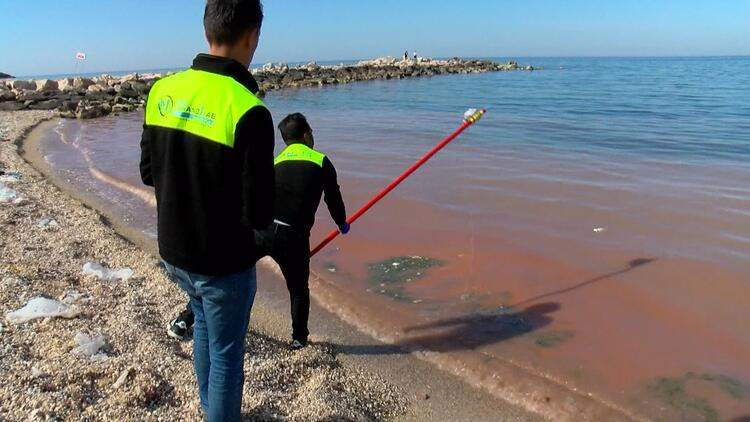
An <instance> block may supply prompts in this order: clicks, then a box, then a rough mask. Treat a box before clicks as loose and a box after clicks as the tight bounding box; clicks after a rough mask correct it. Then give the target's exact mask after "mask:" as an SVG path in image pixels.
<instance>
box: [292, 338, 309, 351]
mask: <svg viewBox="0 0 750 422" xmlns="http://www.w3.org/2000/svg"><path fill="white" fill-rule="evenodd" d="M306 346H307V342H304V343H303V342H301V341H299V340H292V350H299V349H302V348H303V347H306Z"/></svg>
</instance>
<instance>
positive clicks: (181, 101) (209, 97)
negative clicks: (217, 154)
mask: <svg viewBox="0 0 750 422" xmlns="http://www.w3.org/2000/svg"><path fill="white" fill-rule="evenodd" d="M257 106H261V107H265V104H263V101H261V100H260V99H259V98H258V97H256V96H255V95H254V94H253V93H252V92H250V90H249V89H247V88H246V87H244V86H243V85H242V84H240V83H239V82H237V81H236V80H234V79H233V78H231V77H229V76H224V75H219V74H216V73H211V72H204V71H201V70H193V69H188V70H186V71H184V72H180V73H177V74H174V75H172V76H168V77H166V78H163V79H160V80H159V81H157V82H156V83H155V84H154V86H153V87H152V88H151V91H150V92H149V95H148V103H147V105H146V124H147V125H150V126H159V127H164V128H170V129H178V130H182V131H185V132H189V133H192V134H193V135H197V136H200V137H203V138H206V139H208V140H211V141H214V142H218V143H220V144H222V145H226V146H228V147H230V148H232V147H234V131H235V128H236V127H237V123H238V122H239V120H240V118H242V116H243V115H244V114H245V113H246V112H248V111H249V110H250V109H252V108H254V107H257Z"/></svg>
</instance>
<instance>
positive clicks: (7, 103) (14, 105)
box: [0, 101, 26, 111]
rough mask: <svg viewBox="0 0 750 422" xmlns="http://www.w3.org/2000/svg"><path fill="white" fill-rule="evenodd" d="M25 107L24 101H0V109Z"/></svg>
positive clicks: (21, 108)
mask: <svg viewBox="0 0 750 422" xmlns="http://www.w3.org/2000/svg"><path fill="white" fill-rule="evenodd" d="M25 108H26V104H25V103H19V102H15V101H5V102H2V103H0V111H18V110H23V109H25Z"/></svg>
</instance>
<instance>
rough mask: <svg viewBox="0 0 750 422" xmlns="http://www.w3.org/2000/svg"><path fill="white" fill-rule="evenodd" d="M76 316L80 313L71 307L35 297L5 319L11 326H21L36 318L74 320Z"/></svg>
mask: <svg viewBox="0 0 750 422" xmlns="http://www.w3.org/2000/svg"><path fill="white" fill-rule="evenodd" d="M78 314H80V311H79V310H78V309H77V308H75V307H73V306H68V305H66V304H64V303H60V302H58V301H56V300H53V299H48V298H46V297H35V298H34V299H31V300H30V301H29V302H28V303H27V304H26V306H24V307H23V308H21V309H19V310H17V311H14V312H11V313H9V314H8V315H6V316H5V319H7V320H8V322H10V323H11V324H23V323H24V322H28V321H31V320H34V319H38V318H47V317H53V318H54V317H62V318H75V317H76V316H78Z"/></svg>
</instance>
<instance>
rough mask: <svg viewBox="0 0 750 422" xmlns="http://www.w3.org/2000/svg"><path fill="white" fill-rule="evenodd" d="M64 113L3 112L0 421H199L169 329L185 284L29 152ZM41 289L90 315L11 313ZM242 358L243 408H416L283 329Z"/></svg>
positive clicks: (267, 416) (377, 416)
mask: <svg viewBox="0 0 750 422" xmlns="http://www.w3.org/2000/svg"><path fill="white" fill-rule="evenodd" d="M55 114H56V113H55V112H51V111H19V112H0V171H2V172H3V173H5V175H6V176H7V175H8V174H9V173H10V174H11V175H12V176H13V177H12V178H8V177H6V178H5V179H4V180H6V179H7V180H6V181H4V182H0V190H2V188H6V189H12V190H13V191H14V192H15V194H16V195H17V196H16V197H15V199H13V200H12V201H11V202H6V203H0V379H2V380H3V381H2V383H0V421H25V420H91V421H95V420H117V421H144V420H165V421H167V420H168V421H181V420H184V421H194V420H200V417H201V414H200V410H199V404H198V399H197V389H196V386H195V382H194V377H193V369H192V358H191V349H192V348H191V343H190V342H179V341H176V340H173V339H170V338H168V337H167V336H166V334H165V321H166V320H167V319H168V318H169V317H170V316H172V315H175V314H176V313H177V312H179V310H180V308H181V306H183V305H184V300H185V297H184V295H183V294H182V293H181V292H180V291H179V289H177V288H176V287H175V285H174V284H172V283H171V282H170V281H169V280H168V279H167V278H166V277H165V274H164V272H163V270H162V268H161V265H160V262H159V260H158V259H157V258H156V257H154V256H153V255H151V254H150V253H148V252H146V251H144V250H143V249H141V248H139V247H137V246H135V245H134V244H132V243H131V242H129V241H128V240H126V239H125V238H123V237H122V236H121V235H119V234H118V233H117V232H116V231H115V230H114V229H113V228H112V226H111V224H110V223H109V221H108V219H107V218H106V217H104V216H102V215H101V214H99V213H98V212H96V211H95V210H93V209H91V208H90V207H87V206H85V205H84V204H82V203H81V202H79V201H77V200H75V199H73V198H71V197H69V196H68V195H66V194H65V193H63V192H62V191H61V190H60V189H58V188H57V187H55V186H54V185H53V184H52V183H51V182H50V181H48V180H47V179H46V178H45V177H44V176H42V175H41V174H40V173H39V172H37V171H36V170H35V169H34V168H33V167H31V166H30V165H28V164H27V163H26V162H25V161H24V160H23V159H22V158H21V157H20V155H19V145H20V141H21V139H22V138H23V137H24V136H25V135H26V134H27V133H28V131H29V130H30V129H31V128H32V127H34V126H35V125H36V124H38V123H39V122H41V121H43V120H46V119H49V118H52V117H54V116H55ZM16 173H17V176H18V177H17V178H18V179H19V180H17V181H13V180H11V179H14V178H16V177H15V174H16ZM6 192H7V190H6ZM87 262H93V263H98V264H102V265H104V266H105V267H109V268H130V269H132V270H133V271H134V275H133V277H132V278H130V279H129V280H127V281H100V280H98V279H96V278H95V277H92V276H84V275H83V273H82V268H83V265H84V264H85V263H87ZM38 296H42V297H47V298H51V299H58V300H60V299H63V298H65V299H67V300H68V302H72V303H73V306H75V307H77V308H78V309H79V310H80V312H81V313H80V315H79V316H77V317H75V318H72V319H61V318H46V319H38V320H34V321H30V322H26V323H23V324H11V323H10V322H8V321H7V320H6V319H5V316H6V315H7V314H8V313H10V312H12V311H15V310H17V309H20V308H21V307H23V306H24V305H25V304H26V303H27V302H28V301H29V300H30V299H32V298H34V297H38ZM79 332H82V333H85V334H90V335H97V334H102V335H103V336H104V339H105V345H104V347H103V348H102V349H101V352H102V353H104V354H105V355H106V357H102V358H99V359H94V360H92V359H90V358H87V357H84V356H81V355H79V354H75V353H72V350H73V349H74V348H75V346H77V344H76V342H75V341H74V337H75V335H76V334H77V333H79ZM245 359H246V362H245V377H246V383H245V391H244V409H243V411H244V414H245V416H246V419H247V420H292V421H297V420H298V421H308V420H325V421H332V420H357V421H360V420H390V419H393V418H396V417H398V416H399V415H402V414H403V413H404V412H405V411H406V408H407V403H406V401H405V399H404V398H403V397H404V394H402V392H400V390H399V388H398V387H396V386H394V385H391V384H390V383H389V382H387V381H385V380H383V379H381V378H379V377H378V376H377V375H375V374H372V373H366V372H364V371H359V370H356V369H353V368H351V367H350V366H347V365H342V363H341V362H340V360H339V358H338V357H337V356H336V351H335V350H334V349H333V348H332V347H331V346H316V345H312V346H311V347H308V348H307V349H304V350H303V351H300V352H295V353H293V352H291V351H289V350H288V349H287V342H286V339H280V338H278V337H274V336H273V335H271V334H269V333H264V332H261V331H258V330H257V329H256V328H252V329H251V333H250V334H249V336H248V351H247V353H246V357H245Z"/></svg>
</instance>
